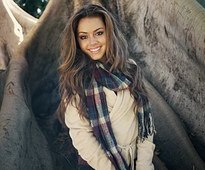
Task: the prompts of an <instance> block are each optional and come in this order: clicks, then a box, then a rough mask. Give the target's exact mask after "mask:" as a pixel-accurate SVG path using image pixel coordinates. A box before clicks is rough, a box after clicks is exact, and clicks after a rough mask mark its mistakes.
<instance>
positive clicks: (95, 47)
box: [78, 16, 107, 61]
mask: <svg viewBox="0 0 205 170" xmlns="http://www.w3.org/2000/svg"><path fill="white" fill-rule="evenodd" d="M88 23H89V24H88ZM106 41H107V38H106V30H105V24H104V23H103V20H102V18H101V17H99V16H97V17H86V18H82V19H81V20H80V21H79V24H78V42H79V45H80V48H81V49H82V51H83V52H84V53H85V54H87V55H88V56H89V57H90V58H91V59H92V60H101V61H103V58H104V57H105V51H106Z"/></svg>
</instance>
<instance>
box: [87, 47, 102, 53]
mask: <svg viewBox="0 0 205 170" xmlns="http://www.w3.org/2000/svg"><path fill="white" fill-rule="evenodd" d="M89 50H90V52H91V53H98V51H99V50H100V47H97V48H91V49H89Z"/></svg>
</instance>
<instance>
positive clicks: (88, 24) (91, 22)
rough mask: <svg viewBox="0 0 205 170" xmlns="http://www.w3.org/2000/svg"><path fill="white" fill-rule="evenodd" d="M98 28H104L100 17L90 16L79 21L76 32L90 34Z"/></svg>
mask: <svg viewBox="0 0 205 170" xmlns="http://www.w3.org/2000/svg"><path fill="white" fill-rule="evenodd" d="M98 28H105V24H104V22H103V20H102V18H101V17H100V16H91V17H85V18H82V19H80V21H79V23H78V32H92V31H94V30H96V29H98Z"/></svg>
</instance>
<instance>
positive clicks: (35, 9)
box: [14, 0, 49, 18]
mask: <svg viewBox="0 0 205 170" xmlns="http://www.w3.org/2000/svg"><path fill="white" fill-rule="evenodd" d="M48 1H49V0H14V2H16V3H17V4H18V5H19V6H20V7H21V8H22V9H23V10H25V11H26V12H28V13H29V14H31V15H33V16H34V17H36V18H39V17H40V16H41V14H42V13H43V11H44V9H45V7H46V5H47V3H48Z"/></svg>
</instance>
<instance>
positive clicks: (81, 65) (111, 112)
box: [57, 4, 155, 170]
mask: <svg viewBox="0 0 205 170" xmlns="http://www.w3.org/2000/svg"><path fill="white" fill-rule="evenodd" d="M62 37H63V40H62V51H61V58H60V64H61V65H60V67H59V74H60V82H59V84H60V91H61V102H60V105H59V108H58V112H57V113H58V116H59V119H60V121H61V122H62V123H63V124H64V125H66V126H67V127H68V128H69V133H70V136H71V138H72V142H73V145H74V147H75V148H76V149H77V151H78V154H79V159H78V165H79V166H78V169H82V170H90V169H96V170H104V169H107V170H115V169H117V170H128V169H132V170H134V169H137V170H153V169H154V166H153V164H152V158H153V151H154V148H155V145H154V144H153V134H154V124H153V119H152V114H151V110H150V106H149V101H148V97H147V93H146V90H145V87H144V84H143V82H142V77H141V72H140V69H139V67H138V66H137V65H136V64H135V63H134V62H133V61H131V60H130V59H129V58H128V56H129V55H128V51H127V50H128V47H127V42H126V41H125V38H124V36H123V34H122V33H121V31H120V30H119V28H118V24H117V22H116V20H115V18H114V17H113V16H112V14H111V13H110V12H109V11H107V10H106V9H105V8H104V7H102V6H100V5H93V4H89V5H85V6H83V7H82V8H81V9H80V10H79V11H77V12H76V13H75V14H74V15H73V16H72V17H71V18H70V20H69V22H68V24H67V26H66V28H65V30H64V33H63V36H62Z"/></svg>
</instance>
